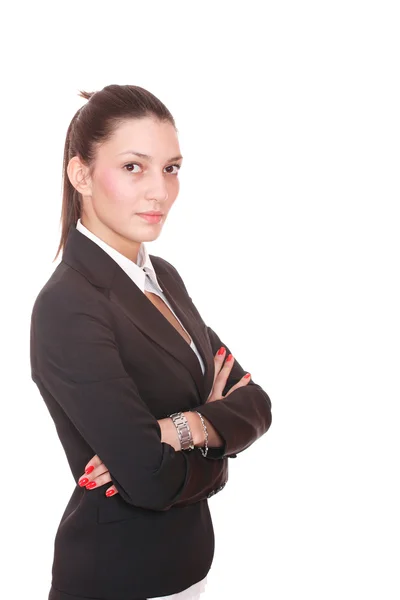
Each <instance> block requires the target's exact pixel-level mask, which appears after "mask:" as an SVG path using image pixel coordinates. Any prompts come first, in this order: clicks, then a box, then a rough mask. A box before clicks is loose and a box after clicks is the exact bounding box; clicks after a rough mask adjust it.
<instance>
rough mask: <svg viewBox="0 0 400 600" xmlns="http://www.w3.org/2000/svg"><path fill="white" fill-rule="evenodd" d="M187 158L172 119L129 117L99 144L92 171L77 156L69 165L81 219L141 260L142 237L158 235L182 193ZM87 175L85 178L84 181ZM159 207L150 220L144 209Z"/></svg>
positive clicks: (94, 230) (151, 237)
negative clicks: (182, 168)
mask: <svg viewBox="0 0 400 600" xmlns="http://www.w3.org/2000/svg"><path fill="white" fill-rule="evenodd" d="M181 164H182V158H181V153H180V148H179V143H178V138H177V134H176V130H175V128H174V126H173V125H172V124H171V123H160V122H158V121H156V120H155V119H153V118H150V117H146V118H141V119H129V120H126V121H125V122H124V123H123V124H121V125H120V126H119V127H118V128H117V129H116V130H115V131H114V133H113V135H112V137H111V138H110V139H109V140H108V141H107V142H105V143H102V144H101V145H99V146H98V148H97V153H96V158H95V163H94V168H93V170H92V173H91V174H89V170H88V169H87V168H86V167H85V166H84V165H82V163H81V161H80V160H79V158H78V157H74V158H72V159H71V161H70V165H69V166H68V173H69V177H70V180H71V182H72V184H73V185H74V186H75V187H76V188H77V189H78V191H80V192H81V194H82V199H83V205H82V217H81V220H82V223H83V225H85V227H87V228H88V229H89V230H90V231H92V232H93V233H94V234H95V235H97V236H98V237H100V238H101V239H102V240H104V241H105V242H106V243H108V244H109V245H110V246H112V247H113V248H115V249H116V250H118V251H120V252H122V254H124V255H125V256H128V258H131V259H132V260H134V261H135V262H136V259H137V253H138V251H139V248H140V244H141V242H146V241H152V240H154V239H156V238H157V237H158V236H159V235H160V233H161V229H162V227H163V225H164V223H165V221H166V219H167V216H168V213H169V211H170V209H171V207H172V205H173V203H174V202H175V199H176V197H177V195H178V192H179V180H178V171H179V168H180V165H181ZM82 175H84V183H81V182H82ZM149 211H160V212H161V213H162V216H161V217H158V218H153V219H150V220H149V219H145V218H144V217H142V216H140V215H139V213H145V212H149Z"/></svg>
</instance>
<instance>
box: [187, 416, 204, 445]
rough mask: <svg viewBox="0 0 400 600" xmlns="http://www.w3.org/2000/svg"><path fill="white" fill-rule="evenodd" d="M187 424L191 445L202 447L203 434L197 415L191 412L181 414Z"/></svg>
mask: <svg viewBox="0 0 400 600" xmlns="http://www.w3.org/2000/svg"><path fill="white" fill-rule="evenodd" d="M183 414H184V416H185V417H186V419H187V422H188V423H189V427H190V431H191V432H192V438H193V445H194V446H196V447H200V446H204V443H205V439H206V438H205V433H204V427H203V424H202V422H201V419H200V417H199V415H198V414H197V413H196V412H193V411H190V410H189V411H187V412H184V413H183Z"/></svg>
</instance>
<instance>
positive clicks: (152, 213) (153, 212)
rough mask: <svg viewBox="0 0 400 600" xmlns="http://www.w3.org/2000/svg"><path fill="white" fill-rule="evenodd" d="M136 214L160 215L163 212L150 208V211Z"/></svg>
mask: <svg viewBox="0 0 400 600" xmlns="http://www.w3.org/2000/svg"><path fill="white" fill-rule="evenodd" d="M137 214H138V215H149V216H151V217H162V215H163V213H162V212H160V211H157V210H151V211H150V212H142V213H137Z"/></svg>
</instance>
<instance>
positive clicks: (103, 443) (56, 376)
mask: <svg viewBox="0 0 400 600" xmlns="http://www.w3.org/2000/svg"><path fill="white" fill-rule="evenodd" d="M94 311H96V315H94V314H93V313H94ZM31 366H32V379H33V380H34V381H35V383H36V384H37V386H38V388H39V391H40V393H41V394H42V396H43V398H44V400H45V401H50V399H51V398H52V399H54V400H55V401H56V402H57V403H58V404H59V405H60V406H61V408H62V409H63V411H64V412H65V414H66V415H67V416H68V418H69V419H70V421H71V422H72V423H73V425H74V426H75V427H76V429H77V430H78V431H79V432H80V434H81V435H82V437H83V438H84V439H85V441H86V442H87V444H88V445H89V446H90V447H91V448H92V450H93V454H97V455H98V456H99V457H100V458H101V460H102V461H103V462H104V464H106V465H107V468H108V470H109V472H110V477H111V480H112V482H113V484H114V485H115V486H116V487H117V489H118V490H119V493H120V495H121V497H122V498H123V499H124V500H125V501H126V502H128V503H129V504H133V505H135V506H140V507H143V508H148V509H153V510H168V509H169V508H170V507H171V506H179V505H182V506H183V505H186V504H191V503H194V502H197V501H199V500H202V499H204V498H206V497H208V496H209V494H210V493H212V492H213V490H215V488H217V487H218V486H221V485H223V484H224V483H225V482H226V480H227V478H228V470H227V469H228V465H227V461H226V460H224V461H208V460H206V459H205V458H204V457H203V456H202V454H201V453H200V452H199V451H198V450H193V451H191V452H176V451H175V450H174V448H173V447H172V446H170V445H169V444H166V443H163V442H161V429H160V426H159V424H158V421H157V419H156V418H155V417H154V416H153V415H152V414H151V412H150V411H149V409H148V407H147V405H146V403H145V402H144V400H143V399H142V398H141V397H140V394H139V391H138V389H137V386H136V385H135V383H134V381H133V380H132V378H131V377H130V376H129V375H128V374H127V372H126V371H125V369H124V366H123V364H122V361H121V358H120V355H119V351H118V347H117V345H116V341H115V338H114V334H113V331H112V329H111V327H110V326H109V323H108V321H107V318H106V316H105V315H103V314H102V312H101V309H100V306H98V305H97V304H96V305H93V302H87V303H85V302H84V300H83V299H81V298H80V299H79V300H77V299H76V298H69V297H68V294H66V292H65V289H61V288H60V289H59V290H58V289H57V287H56V288H54V287H53V288H52V289H51V290H50V292H48V293H46V294H42V295H41V296H40V298H39V300H37V301H36V303H35V306H34V309H33V312H32V319H31Z"/></svg>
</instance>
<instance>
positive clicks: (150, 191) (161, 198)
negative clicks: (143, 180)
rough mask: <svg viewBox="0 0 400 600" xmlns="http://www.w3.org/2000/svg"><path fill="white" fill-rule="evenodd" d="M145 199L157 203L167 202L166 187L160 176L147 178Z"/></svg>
mask: <svg viewBox="0 0 400 600" xmlns="http://www.w3.org/2000/svg"><path fill="white" fill-rule="evenodd" d="M145 197H146V199H147V200H156V201H157V202H159V203H163V202H166V201H167V200H168V186H167V182H166V180H165V178H164V176H163V175H162V174H157V173H156V174H153V175H151V176H149V180H148V185H147V189H146V194H145Z"/></svg>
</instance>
